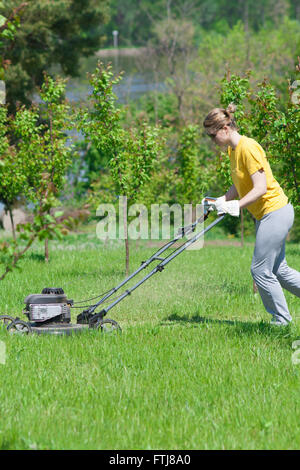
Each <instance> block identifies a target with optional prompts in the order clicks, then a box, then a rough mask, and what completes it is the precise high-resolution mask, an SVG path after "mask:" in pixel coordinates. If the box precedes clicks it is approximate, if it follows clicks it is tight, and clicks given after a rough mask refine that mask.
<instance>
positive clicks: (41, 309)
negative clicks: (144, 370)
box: [23, 287, 73, 324]
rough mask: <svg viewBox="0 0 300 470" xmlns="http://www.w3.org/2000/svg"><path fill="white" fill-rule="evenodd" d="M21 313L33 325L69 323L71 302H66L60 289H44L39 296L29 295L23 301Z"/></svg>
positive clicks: (65, 297)
mask: <svg viewBox="0 0 300 470" xmlns="http://www.w3.org/2000/svg"><path fill="white" fill-rule="evenodd" d="M24 302H25V304H26V307H25V309H24V310H23V313H24V314H25V315H26V316H27V317H28V319H29V320H30V321H32V322H35V323H39V324H41V323H49V322H51V323H70V321H71V310H70V308H71V306H72V305H73V300H70V299H69V300H68V299H67V296H66V295H65V293H64V291H63V289H62V288H60V287H58V288H57V287H46V288H45V289H43V290H42V293H41V294H30V295H28V296H27V297H26V299H25V301H24Z"/></svg>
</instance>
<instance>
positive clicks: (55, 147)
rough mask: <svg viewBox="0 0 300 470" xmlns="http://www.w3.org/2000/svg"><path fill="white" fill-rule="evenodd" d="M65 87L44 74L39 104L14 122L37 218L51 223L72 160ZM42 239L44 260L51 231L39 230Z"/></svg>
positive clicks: (21, 110) (20, 113) (24, 110)
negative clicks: (43, 241)
mask: <svg viewBox="0 0 300 470" xmlns="http://www.w3.org/2000/svg"><path fill="white" fill-rule="evenodd" d="M64 90H65V80H63V79H60V78H57V79H56V80H53V79H52V78H51V77H49V76H47V75H46V74H45V75H44V83H43V85H42V88H41V90H40V101H41V102H40V105H39V106H37V105H35V106H32V107H31V108H30V109H27V108H26V107H25V105H23V106H22V107H20V108H19V109H18V110H17V112H16V116H15V119H14V121H13V123H12V126H13V131H14V134H15V136H16V138H17V142H16V151H17V153H18V156H19V158H20V159H21V161H22V163H23V168H22V170H23V175H25V177H26V184H25V187H24V193H25V195H26V197H27V199H28V200H29V201H30V202H31V203H32V204H33V206H34V211H35V212H36V214H38V217H40V218H41V219H42V218H43V217H45V218H46V220H47V221H48V222H50V221H51V220H52V216H51V214H50V211H51V208H53V207H55V206H56V205H57V204H58V201H57V196H58V193H59V190H60V189H61V188H62V187H63V184H64V182H65V175H66V171H67V168H68V166H69V165H70V163H71V151H72V146H70V145H66V142H67V135H66V131H67V130H70V129H71V128H72V121H71V119H70V106H69V104H68V103H67V102H66V100H64V99H63V97H64ZM40 117H42V118H43V122H42V123H40ZM52 222H54V220H52ZM57 234H58V232H57ZM39 238H40V239H43V238H44V239H45V260H46V261H48V259H49V253H48V239H49V238H52V234H49V233H48V232H47V230H45V232H40V234H39Z"/></svg>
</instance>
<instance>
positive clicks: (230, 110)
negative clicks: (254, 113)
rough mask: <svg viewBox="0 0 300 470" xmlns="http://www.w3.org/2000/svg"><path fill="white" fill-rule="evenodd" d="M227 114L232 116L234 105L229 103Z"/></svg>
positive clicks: (234, 110) (234, 109)
mask: <svg viewBox="0 0 300 470" xmlns="http://www.w3.org/2000/svg"><path fill="white" fill-rule="evenodd" d="M226 111H227V113H229V114H234V113H235V112H236V105H235V104H234V103H230V104H229V105H228V106H227V108H226Z"/></svg>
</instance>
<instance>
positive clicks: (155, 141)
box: [78, 62, 163, 274]
mask: <svg viewBox="0 0 300 470" xmlns="http://www.w3.org/2000/svg"><path fill="white" fill-rule="evenodd" d="M120 79H121V76H117V77H114V74H113V72H112V70H111V65H108V66H107V67H104V65H103V64H102V63H101V62H99V64H98V67H97V69H96V71H95V73H93V74H91V76H90V83H91V85H92V90H93V91H92V94H91V96H90V99H91V109H90V110H80V112H79V113H78V122H79V127H80V130H81V131H82V133H83V134H84V135H85V136H86V137H87V138H88V139H89V140H90V141H91V142H92V143H93V145H95V146H96V147H97V149H98V150H99V151H100V152H101V153H102V154H110V160H109V168H110V176H111V183H113V184H111V185H110V188H109V189H110V190H111V192H113V193H114V195H115V196H118V197H120V196H122V197H123V203H124V204H123V210H124V213H123V214H124V215H123V221H124V238H125V248H126V274H128V272H129V243H128V232H127V209H128V207H129V205H132V204H133V203H135V202H136V201H138V199H139V198H141V197H142V194H143V190H144V187H145V186H146V185H147V183H149V181H150V180H151V175H152V172H153V166H154V161H155V159H156V158H157V157H158V156H159V154H160V151H161V147H162V145H163V141H162V140H161V139H160V138H159V129H158V128H153V127H151V126H148V125H147V124H146V123H142V124H141V125H140V126H139V127H131V126H129V127H128V128H125V127H124V126H122V124H121V115H122V110H121V108H118V107H117V106H116V105H115V101H116V99H117V97H116V95H115V94H114V92H113V86H114V85H116V84H117V83H118V82H119V81H120ZM100 178H101V177H100ZM94 187H95V188H96V187H97V185H96V186H94ZM94 196H95V198H96V200H99V196H100V201H99V202H103V199H102V194H101V193H100V194H99V193H98V195H97V194H94ZM119 215H120V214H119ZM119 229H120V228H119Z"/></svg>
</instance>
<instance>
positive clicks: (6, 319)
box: [0, 315, 15, 328]
mask: <svg viewBox="0 0 300 470" xmlns="http://www.w3.org/2000/svg"><path fill="white" fill-rule="evenodd" d="M13 321H15V319H14V318H13V317H11V316H10V315H0V328H7V327H8V325H9V324H10V323H11V322H13Z"/></svg>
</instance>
